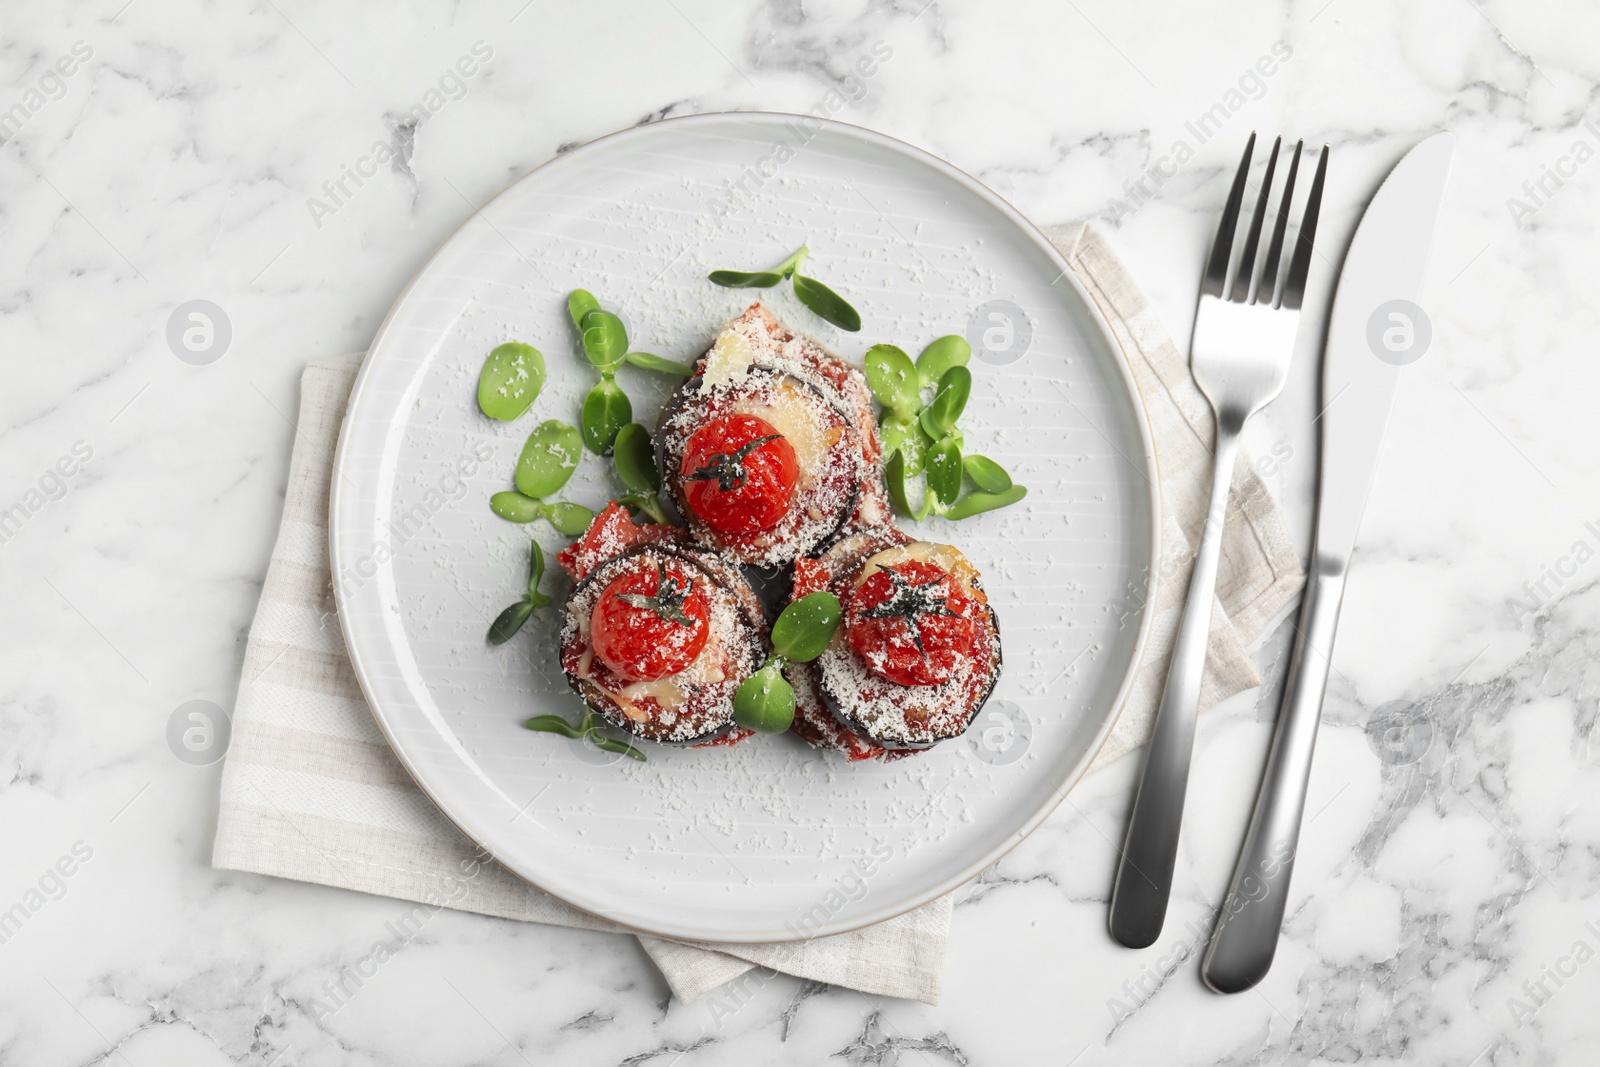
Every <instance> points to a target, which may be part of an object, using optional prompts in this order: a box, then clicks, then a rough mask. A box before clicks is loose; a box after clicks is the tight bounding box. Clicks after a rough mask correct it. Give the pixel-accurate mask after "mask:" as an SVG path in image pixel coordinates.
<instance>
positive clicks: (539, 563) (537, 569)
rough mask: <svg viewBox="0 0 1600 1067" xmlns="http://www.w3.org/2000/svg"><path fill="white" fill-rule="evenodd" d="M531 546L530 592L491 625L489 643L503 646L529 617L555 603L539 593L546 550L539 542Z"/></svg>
mask: <svg viewBox="0 0 1600 1067" xmlns="http://www.w3.org/2000/svg"><path fill="white" fill-rule="evenodd" d="M528 543H529V545H530V546H531V552H532V558H531V559H529V561H528V591H527V592H525V593H523V594H522V599H521V600H519V601H517V602H516V603H515V604H513V605H511V606H510V607H509V608H507V609H506V610H504V611H502V612H501V613H500V614H499V615H496V616H495V619H494V622H492V623H490V624H489V643H490V644H491V645H503V644H505V643H506V642H507V641H509V640H511V638H512V637H513V636H514V635H515V634H516V632H517V631H518V630H520V629H522V624H523V623H525V622H527V621H528V616H530V615H532V614H533V613H534V612H535V611H536V610H537V609H539V608H542V607H547V606H549V605H550V604H551V603H553V601H551V599H550V598H549V597H548V596H546V595H545V594H544V593H541V592H540V591H539V582H540V580H541V579H542V578H543V577H544V550H543V549H541V548H540V547H539V542H537V541H530V542H528Z"/></svg>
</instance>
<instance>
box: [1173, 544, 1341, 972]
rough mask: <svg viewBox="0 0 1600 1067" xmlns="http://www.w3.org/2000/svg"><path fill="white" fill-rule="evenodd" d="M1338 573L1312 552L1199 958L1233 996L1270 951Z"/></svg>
mask: <svg viewBox="0 0 1600 1067" xmlns="http://www.w3.org/2000/svg"><path fill="white" fill-rule="evenodd" d="M1344 577H1345V561H1344V560H1338V559H1329V558H1326V557H1321V556H1313V569H1312V574H1311V578H1310V580H1309V582H1308V583H1307V585H1306V597H1305V603H1304V604H1303V605H1302V606H1301V609H1300V625H1299V628H1298V637H1297V638H1296V640H1295V645H1294V658H1293V659H1292V660H1291V661H1290V664H1289V678H1288V685H1287V687H1286V689H1285V691H1284V694H1283V705H1282V707H1280V708H1279V710H1278V722H1277V725H1276V727H1275V728H1274V729H1273V733H1272V749H1271V751H1270V752H1269V754H1268V756H1267V767H1266V771H1265V772H1264V773H1263V775H1262V778H1261V791H1260V793H1258V794H1257V795H1256V806H1255V811H1254V813H1253V814H1252V815H1251V816H1250V829H1249V830H1248V831H1247V832H1246V834H1245V839H1244V848H1243V849H1242V850H1241V851H1240V853H1239V863H1238V865H1237V866H1236V867H1235V868H1234V871H1233V882H1232V883H1231V884H1230V885H1229V887H1228V898H1227V900H1226V901H1225V902H1224V903H1223V905H1222V913H1221V915H1220V916H1219V917H1218V920H1217V926H1216V929H1215V931H1213V933H1212V935H1211V944H1210V946H1209V947H1208V948H1207V949H1206V955H1205V959H1203V960H1202V961H1201V963H1200V977H1201V978H1202V979H1203V980H1204V981H1205V983H1206V985H1208V986H1210V987H1211V988H1212V989H1213V990H1215V991H1216V992H1218V993H1238V992H1241V991H1243V990H1246V989H1249V988H1250V987H1252V986H1254V985H1255V984H1256V983H1257V982H1259V981H1261V979H1262V978H1264V977H1266V974H1267V970H1268V969H1269V968H1270V967H1271V966H1272V957H1273V955H1274V954H1275V953H1276V952H1277V950H1278V935H1279V932H1280V931H1281V930H1282V928H1283V913H1284V908H1285V905H1286V904H1287V903H1288V897H1289V879H1290V878H1291V877H1292V876H1293V874H1294V861H1295V852H1296V850H1297V848H1298V846H1299V841H1300V820H1301V818H1302V817H1303V816H1304V815H1305V808H1306V788H1307V785H1308V784H1309V782H1310V780H1311V755H1312V752H1313V750H1314V749H1315V748H1316V744H1317V724H1318V723H1319V722H1320V721H1321V719H1322V697H1323V693H1324V692H1325V691H1326V689H1327V687H1328V667H1329V660H1330V658H1331V657H1332V655H1333V636H1334V631H1335V629H1336V628H1337V627H1338V625H1339V605H1340V603H1341V602H1342V601H1343V599H1344Z"/></svg>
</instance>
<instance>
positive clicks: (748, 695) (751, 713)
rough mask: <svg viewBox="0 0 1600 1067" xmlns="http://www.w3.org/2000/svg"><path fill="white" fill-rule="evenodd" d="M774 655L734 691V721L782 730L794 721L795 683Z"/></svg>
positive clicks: (758, 728)
mask: <svg viewBox="0 0 1600 1067" xmlns="http://www.w3.org/2000/svg"><path fill="white" fill-rule="evenodd" d="M782 663H783V661H782V659H781V658H775V659H773V660H772V661H770V662H768V664H767V665H766V666H765V667H762V668H761V669H760V670H759V671H756V673H754V674H752V675H751V676H750V677H748V678H746V679H745V680H744V681H743V682H742V683H740V685H739V688H738V689H736V690H735V691H734V694H733V721H734V722H736V723H738V724H739V725H740V726H743V727H744V728H745V729H747V730H756V731H759V732H760V733H764V734H781V733H782V732H783V731H785V730H787V729H788V728H789V724H790V723H792V722H794V687H793V686H791V685H790V684H789V682H788V680H787V679H786V678H784V676H783V673H782Z"/></svg>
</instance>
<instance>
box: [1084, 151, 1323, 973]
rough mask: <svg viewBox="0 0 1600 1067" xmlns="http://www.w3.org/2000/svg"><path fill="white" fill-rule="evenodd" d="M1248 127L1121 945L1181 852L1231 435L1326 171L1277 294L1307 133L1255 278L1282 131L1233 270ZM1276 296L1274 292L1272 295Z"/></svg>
mask: <svg viewBox="0 0 1600 1067" xmlns="http://www.w3.org/2000/svg"><path fill="white" fill-rule="evenodd" d="M1255 143H1256V135H1255V134H1253V133H1252V134H1251V135H1250V140H1249V141H1248V142H1247V143H1246V144H1245V148H1244V158H1243V159H1241V160H1240V161H1239V172H1238V173H1237V174H1236V175H1234V179H1233V187H1232V188H1231V189H1230V190H1229V191H1228V202H1227V205H1226V206H1225V207H1224V208H1223V209H1222V221H1221V223H1220V224H1219V225H1218V227H1217V239H1216V241H1215V242H1214V243H1213V244H1212V246H1211V258H1210V260H1209V261H1207V264H1206V271H1205V276H1204V278H1203V279H1202V281H1201V283H1200V306H1199V308H1198V309H1197V310H1196V311H1195V317H1194V340H1193V342H1192V343H1191V345H1190V354H1189V365H1190V369H1191V370H1192V371H1193V373H1194V380H1195V383H1196V384H1197V385H1199V386H1200V391H1201V392H1203V393H1204V394H1205V395H1206V398H1207V399H1208V400H1210V401H1211V408H1212V411H1213V412H1214V413H1215V415H1216V424H1217V448H1216V462H1215V465H1214V466H1213V468H1212V475H1211V505H1210V508H1209V509H1208V510H1207V512H1206V523H1205V532H1204V533H1202V534H1201V536H1200V547H1199V549H1198V550H1197V551H1196V553H1195V561H1194V573H1193V575H1192V576H1191V577H1190V579H1189V595H1188V599H1187V601H1186V602H1185V603H1184V607H1183V617H1182V620H1181V621H1180V622H1179V624H1178V635H1177V639H1176V641H1175V643H1174V646H1173V651H1172V663H1171V666H1169V667H1168V668H1167V682H1166V688H1165V689H1164V690H1162V693H1161V705H1160V707H1159V708H1158V709H1157V711H1156V727H1155V734H1154V735H1153V736H1152V737H1151V739H1150V752H1149V755H1148V756H1147V757H1146V759H1145V765H1144V773H1143V776H1142V777H1141V778H1140V780H1139V792H1138V795H1137V796H1136V797H1135V798H1134V801H1133V814H1132V816H1131V817H1130V818H1129V820H1128V835H1127V840H1126V842H1125V843H1124V845H1123V849H1122V859H1121V862H1120V863H1119V864H1118V866H1117V881H1116V885H1115V886H1114V887H1113V888H1112V890H1111V936H1113V937H1114V938H1116V939H1117V940H1118V941H1120V942H1121V943H1122V944H1124V945H1127V946H1128V947H1129V948H1144V947H1145V946H1146V945H1150V944H1152V943H1154V941H1155V939H1156V938H1157V937H1158V936H1159V935H1160V934H1161V925H1162V923H1163V921H1164V920H1165V919H1166V914H1167V898H1168V897H1169V896H1170V895H1171V893H1172V872H1173V868H1174V866H1175V865H1176V863H1177V857H1178V829H1179V827H1180V826H1181V825H1182V822H1183V801H1184V795H1185V793H1186V791H1187V789H1188V785H1189V763H1190V759H1191V757H1192V756H1193V753H1194V725H1195V716H1196V714H1197V712H1198V710H1199V704H1200V682H1201V679H1202V678H1203V677H1204V674H1205V661H1206V639H1207V637H1208V636H1209V634H1210V629H1211V601H1212V599H1213V597H1214V595H1215V593H1216V585H1217V557H1218V554H1219V552H1220V550H1221V548H1222V527H1223V520H1224V517H1225V515H1226V513H1227V508H1228V490H1229V488H1230V485H1231V483H1232V480H1233V463H1234V458H1235V457H1236V456H1237V454H1238V451H1239V434H1240V432H1241V431H1242V430H1243V429H1244V425H1245V423H1246V421H1248V420H1249V418H1250V416H1252V415H1254V414H1255V413H1256V412H1257V411H1260V410H1261V409H1262V408H1263V407H1265V406H1266V405H1267V404H1269V403H1271V402H1272V400H1273V398H1275V397H1276V396H1277V395H1278V394H1279V393H1280V392H1281V391H1282V390H1283V383H1284V381H1285V380H1286V379H1287V378H1288V376H1289V357H1290V355H1291V354H1292V353H1293V351H1294V341H1295V334H1296V332H1297V330H1298V328H1299V325H1300V303H1301V300H1302V299H1303V298H1304V296H1305V291H1306V274H1307V272H1308V271H1309V270H1310V267H1311V243H1312V240H1313V238H1314V237H1315V235H1316V230H1317V214H1318V211H1319V209H1320V208H1321V204H1322V184H1323V178H1324V176H1325V175H1326V174H1327V170H1328V148H1327V146H1326V145H1324V146H1323V148H1322V156H1321V159H1320V160H1319V161H1318V163H1317V173H1316V177H1315V178H1314V179H1313V180H1312V182H1311V194H1310V196H1309V197H1308V198H1307V200H1306V207H1305V214H1304V215H1303V216H1302V217H1301V221H1300V226H1299V230H1298V236H1297V238H1296V241H1295V247H1294V252H1293V255H1292V257H1291V258H1290V261H1289V272H1288V275H1287V276H1286V277H1285V278H1284V282H1283V286H1282V291H1281V293H1280V292H1279V291H1278V285H1277V281H1278V263H1279V260H1280V259H1281V258H1282V256H1283V244H1284V233H1285V231H1286V230H1287V228H1288V223H1289V208H1290V204H1291V201H1292V199H1293V195H1294V180H1295V175H1296V173H1297V172H1298V171H1299V169H1300V153H1301V150H1302V149H1303V148H1304V147H1305V142H1304V141H1300V142H1298V143H1297V144H1296V145H1295V149H1294V159H1293V160H1292V161H1291V162H1290V164H1289V177H1288V181H1287V182H1286V183H1285V184H1284V189H1283V195H1282V196H1281V197H1279V199H1278V213H1277V221H1276V222H1275V223H1274V225H1273V228H1272V238H1271V240H1270V241H1269V242H1268V243H1267V254H1266V256H1265V258H1264V260H1263V262H1262V267H1261V276H1260V279H1259V281H1257V280H1255V266H1256V263H1255V260H1256V250H1257V246H1258V245H1259V243H1260V240H1261V226H1262V222H1263V220H1265V218H1266V214H1267V200H1268V197H1269V195H1270V193H1271V191H1272V176H1273V172H1274V171H1275V170H1276V169H1277V165H1278V149H1279V148H1280V147H1281V145H1282V143H1283V138H1281V137H1280V138H1278V139H1277V140H1275V141H1273V143H1272V154H1271V155H1270V156H1269V157H1268V158H1267V169H1266V174H1265V176H1264V177H1263V178H1262V180H1261V194H1260V196H1259V197H1258V198H1257V199H1256V207H1255V212H1254V214H1253V215H1252V216H1251V218H1250V225H1249V229H1248V231H1247V233H1246V236H1245V242H1244V251H1243V253H1242V254H1241V255H1240V257H1239V266H1238V269H1237V270H1236V271H1235V272H1233V273H1232V274H1231V276H1230V273H1229V271H1228V264H1229V260H1230V259H1231V255H1232V252H1233V238H1234V231H1235V230H1236V229H1237V228H1238V225H1239V209H1240V207H1241V205H1242V204H1243V201H1244V191H1245V182H1246V179H1247V178H1248V177H1249V173H1250V155H1251V152H1252V151H1253V150H1254V149H1255ZM1274 297H1276V300H1275V299H1274Z"/></svg>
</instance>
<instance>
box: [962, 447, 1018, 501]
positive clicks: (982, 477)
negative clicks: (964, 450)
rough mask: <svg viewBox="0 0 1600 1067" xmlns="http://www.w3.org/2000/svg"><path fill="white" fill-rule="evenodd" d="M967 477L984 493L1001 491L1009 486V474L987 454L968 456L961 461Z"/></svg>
mask: <svg viewBox="0 0 1600 1067" xmlns="http://www.w3.org/2000/svg"><path fill="white" fill-rule="evenodd" d="M961 466H962V469H964V470H965V471H966V472H967V477H968V478H971V479H972V484H973V485H976V486H977V487H978V488H979V489H982V490H983V491H984V492H986V493H1003V492H1005V491H1006V490H1007V489H1010V488H1011V475H1009V474H1007V473H1006V469H1005V468H1004V467H1002V466H1000V464H998V463H996V462H995V461H994V460H992V459H990V458H989V457H988V456H968V457H966V458H965V459H963V460H962V461H961Z"/></svg>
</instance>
